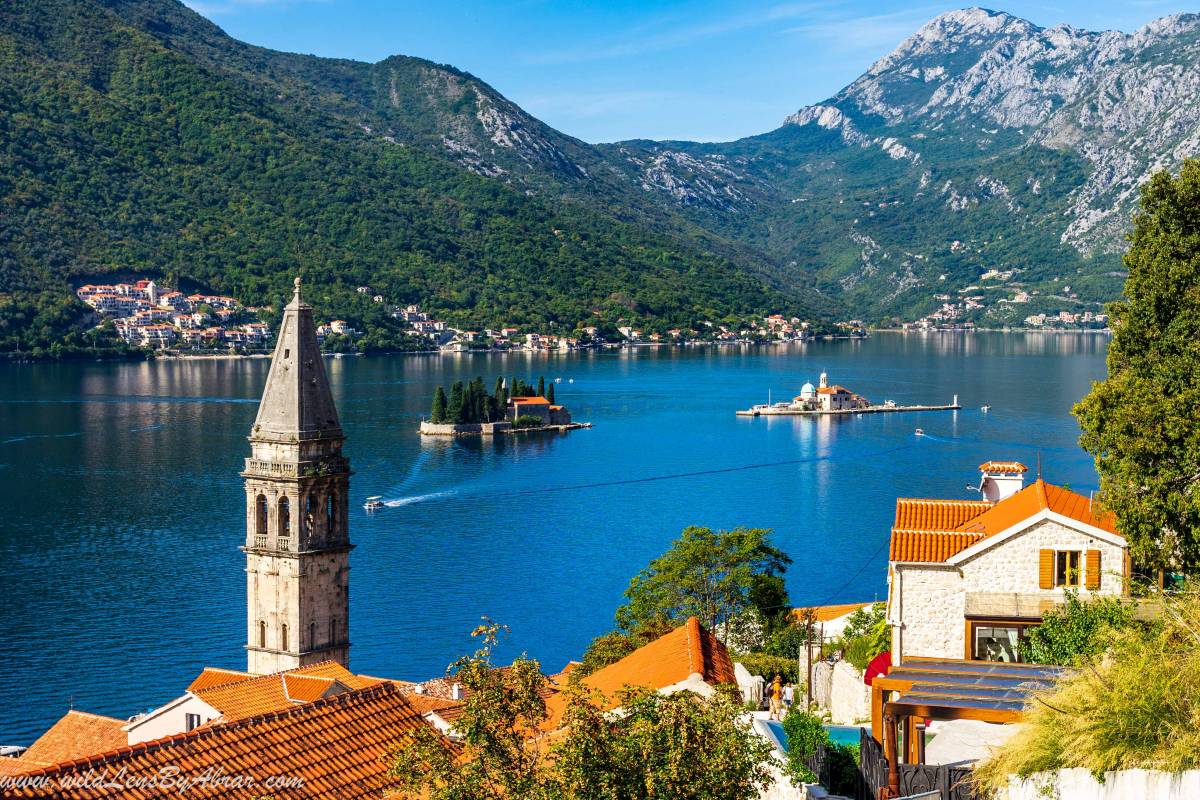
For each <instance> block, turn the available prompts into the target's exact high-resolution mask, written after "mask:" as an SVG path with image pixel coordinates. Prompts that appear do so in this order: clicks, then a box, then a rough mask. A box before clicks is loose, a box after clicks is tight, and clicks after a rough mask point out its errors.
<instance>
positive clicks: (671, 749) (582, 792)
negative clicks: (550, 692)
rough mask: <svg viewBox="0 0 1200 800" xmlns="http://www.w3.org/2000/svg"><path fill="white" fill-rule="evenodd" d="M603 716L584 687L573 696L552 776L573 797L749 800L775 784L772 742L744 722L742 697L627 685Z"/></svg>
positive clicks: (554, 754) (727, 691)
mask: <svg viewBox="0 0 1200 800" xmlns="http://www.w3.org/2000/svg"><path fill="white" fill-rule="evenodd" d="M621 709H622V712H621V714H619V715H612V714H608V713H606V707H605V706H604V705H602V704H599V703H596V702H594V700H593V698H591V697H589V696H587V695H586V694H584V693H583V692H582V690H580V689H578V688H577V689H576V696H575V697H573V698H572V699H571V700H569V704H568V706H567V712H566V716H565V720H566V722H567V725H568V728H567V733H566V736H565V738H564V740H563V741H562V742H561V743H560V744H558V745H557V746H555V747H554V748H553V751H552V754H551V757H552V759H553V774H554V776H555V782H556V783H557V786H558V790H559V792H560V795H559V796H560V797H563V798H567V799H568V800H585V798H586V800H641V798H664V800H665V798H671V800H752V798H757V797H759V795H760V792H761V791H762V790H763V789H765V788H766V787H768V786H770V785H771V781H772V776H771V773H770V769H769V765H770V763H771V746H770V745H769V744H768V743H767V742H766V741H765V740H764V739H762V738H761V737H759V736H755V735H754V734H753V733H751V731H750V730H749V729H748V727H747V725H746V723H745V722H744V721H743V714H744V713H745V711H744V708H743V707H742V702H741V695H740V694H738V692H737V690H736V689H734V688H733V687H724V688H723V689H720V690H718V691H717V692H716V694H714V695H713V696H712V697H710V698H704V697H700V696H699V695H696V694H694V693H692V692H686V691H684V692H676V693H674V694H671V695H661V694H659V693H658V692H654V691H647V690H639V689H634V690H629V691H627V692H625V693H624V694H623V695H622V697H621Z"/></svg>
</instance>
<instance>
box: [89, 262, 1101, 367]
mask: <svg viewBox="0 0 1200 800" xmlns="http://www.w3.org/2000/svg"><path fill="white" fill-rule="evenodd" d="M355 291H356V292H357V293H358V294H362V295H367V296H369V297H370V298H371V300H372V302H374V303H379V304H386V300H385V298H384V296H383V295H380V294H375V293H374V292H373V290H372V289H371V287H369V286H359V287H357V288H356V290H355ZM75 294H76V296H77V297H78V298H79V299H80V300H81V301H83V302H84V303H85V304H86V305H88V306H89V307H90V308H91V309H92V311H93V312H94V313H95V315H96V318H97V322H98V324H99V325H104V324H106V323H108V322H111V323H112V325H113V326H114V328H115V331H116V333H117V335H118V336H119V337H120V338H121V340H122V341H124V342H125V343H127V344H129V345H131V346H134V347H139V348H144V349H147V350H151V351H159V352H164V351H167V352H174V353H179V354H187V353H215V352H235V353H254V352H264V349H265V348H266V347H269V345H270V343H271V333H270V330H269V329H268V327H267V325H266V324H265V323H263V322H261V321H260V320H259V317H260V311H261V310H262V309H260V308H258V307H255V306H245V305H243V304H242V303H241V302H240V301H239V300H238V299H237V298H234V297H229V296H226V295H210V294H201V293H193V294H188V295H185V294H183V293H182V292H180V291H177V290H175V289H172V288H170V287H167V286H161V285H159V284H158V283H156V282H155V281H154V280H152V279H149V278H142V279H139V280H136V281H133V282H131V283H113V284H84V285H82V286H80V287H79V288H78V289H76V290H75ZM980 299H982V298H975V297H966V298H963V299H962V300H960V301H956V302H949V301H950V300H951V298H950V297H949V295H946V296H945V297H944V300H945V301H946V302H943V304H942V306H941V308H940V309H939V310H937V311H934V312H932V313H930V314H928V315H926V316H924V317H922V318H920V319H919V320H917V321H915V322H906V323H903V324H902V326H901V328H902V329H903V330H912V331H937V330H947V331H954V330H958V331H970V330H973V329H975V327H976V323H975V322H972V321H970V320H968V319H967V316H968V315H969V312H972V311H973V310H977V309H979V308H982V306H980V305H979V300H980ZM1012 302H1023V301H1022V300H1019V299H1015V300H1013V301H1012ZM388 314H389V315H390V316H391V317H392V319H394V320H396V321H397V322H399V323H401V325H402V326H404V328H405V329H406V330H407V331H408V332H409V333H410V334H411V335H412V336H414V337H416V338H417V339H418V340H421V341H423V342H425V343H426V344H425V346H426V349H427V350H429V351H436V352H443V353H467V352H477V351H509V350H511V351H525V352H541V353H568V352H572V351H575V350H581V349H588V348H621V347H661V346H667V345H697V344H726V345H730V344H750V343H788V342H803V341H808V340H810V339H813V338H827V337H829V336H831V335H845V336H864V335H866V332H867V326H866V324H865V323H864V322H863V321H862V320H848V321H843V322H839V323H836V325H835V326H834V330H835V331H838V332H839V333H838V334H829V333H824V334H820V335H819V336H818V335H817V334H816V333H814V330H813V329H812V327H811V324H810V323H809V322H807V321H804V320H801V319H799V318H798V317H786V316H784V315H783V314H768V315H766V316H764V317H762V318H760V319H758V320H754V321H748V322H747V323H744V324H741V325H729V324H726V323H719V322H711V321H703V322H702V323H700V327H699V328H698V329H692V328H688V329H684V328H670V329H667V330H665V331H662V332H659V331H654V332H645V331H642V330H640V329H639V328H636V327H634V326H631V325H618V326H616V328H615V331H610V332H609V334H608V336H606V335H605V333H604V332H603V330H602V328H601V327H600V326H599V325H585V326H582V327H581V328H580V329H579V330H578V331H574V332H572V333H571V334H561V333H545V332H539V331H531V330H521V329H519V328H516V327H511V326H508V327H499V328H483V329H480V330H472V329H459V328H454V327H451V326H450V325H448V324H447V323H446V322H444V321H443V320H440V319H437V318H435V317H433V316H432V315H431V314H429V313H428V312H426V311H424V310H422V309H421V307H420V306H419V305H416V304H409V305H406V306H398V305H397V306H390V307H389V311H388ZM1107 324H1108V317H1107V315H1106V314H1103V313H1096V312H1092V311H1083V312H1079V313H1074V312H1070V311H1061V312H1059V313H1058V314H1055V315H1047V314H1034V315H1030V316H1027V317H1025V319H1024V325H1025V326H1026V327H1027V328H1030V329H1034V330H1054V329H1061V330H1075V329H1082V330H1105V329H1106V326H1107ZM361 335H362V331H359V330H357V329H355V327H354V326H353V325H351V324H350V323H348V322H347V321H346V320H343V319H331V320H328V321H326V322H322V323H321V324H319V325H318V326H317V340H318V341H319V342H321V343H322V344H323V343H324V342H325V341H326V339H328V338H330V337H346V338H347V339H349V340H350V341H351V342H353V341H354V340H355V339H356V338H358V337H360V336H361Z"/></svg>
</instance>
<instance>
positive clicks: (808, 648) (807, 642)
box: [804, 619, 812, 711]
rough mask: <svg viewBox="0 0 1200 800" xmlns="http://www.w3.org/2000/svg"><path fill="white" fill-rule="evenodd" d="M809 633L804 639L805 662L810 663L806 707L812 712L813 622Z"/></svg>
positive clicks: (809, 625)
mask: <svg viewBox="0 0 1200 800" xmlns="http://www.w3.org/2000/svg"><path fill="white" fill-rule="evenodd" d="M806 627H807V629H808V630H807V633H806V634H805V637H804V654H805V656H807V658H805V661H807V662H808V680H807V681H806V684H807V688H808V705H807V706H805V708H804V710H805V711H811V710H812V620H811V619H810V620H809V621H808V625H807V626H806Z"/></svg>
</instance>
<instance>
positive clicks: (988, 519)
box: [889, 462, 1117, 562]
mask: <svg viewBox="0 0 1200 800" xmlns="http://www.w3.org/2000/svg"><path fill="white" fill-rule="evenodd" d="M989 463H991V462H989ZM1005 463H1007V462H1005ZM1014 463H1015V462H1014ZM983 466H984V467H986V466H988V464H984V465H983ZM1047 509H1049V510H1050V511H1053V512H1054V513H1056V514H1061V515H1062V516H1065V517H1070V518H1071V519H1074V520H1076V521H1078V522H1082V523H1084V524H1086V525H1091V526H1093V527H1096V528H1100V529H1101V530H1104V531H1108V532H1109V533H1117V529H1116V522H1115V519H1114V518H1113V516H1112V515H1111V514H1108V513H1104V512H1099V511H1098V510H1097V509H1094V508H1093V507H1092V502H1091V501H1090V500H1089V499H1088V498H1086V497H1084V496H1082V495H1079V494H1076V493H1075V492H1072V491H1070V490H1069V489H1064V488H1062V487H1061V486H1055V485H1054V484H1051V483H1046V482H1045V481H1043V480H1042V479H1041V478H1038V479H1037V480H1036V481H1034V482H1033V483H1031V484H1030V485H1029V486H1026V487H1025V488H1024V489H1022V490H1021V491H1019V492H1017V493H1016V494H1013V495H1011V496H1009V497H1006V498H1005V499H1003V500H1001V501H1000V502H998V503H987V502H984V501H980V500H914V499H907V498H901V499H899V500H897V501H896V523H895V527H893V528H892V541H891V551H890V556H889V558H890V560H892V561H918V562H940V561H946V560H947V559H949V558H951V557H953V556H955V555H957V554H958V553H961V552H962V551H963V550H966V549H967V548H968V547H971V546H972V545H974V544H975V543H977V542H980V541H982V540H983V539H986V538H987V537H989V536H994V535H996V534H997V533H1001V532H1002V531H1006V530H1008V529H1009V528H1011V527H1013V526H1014V525H1016V524H1018V523H1020V522H1021V521H1022V520H1026V519H1029V518H1030V517H1033V516H1035V515H1037V514H1039V513H1041V512H1042V511H1044V510H1047Z"/></svg>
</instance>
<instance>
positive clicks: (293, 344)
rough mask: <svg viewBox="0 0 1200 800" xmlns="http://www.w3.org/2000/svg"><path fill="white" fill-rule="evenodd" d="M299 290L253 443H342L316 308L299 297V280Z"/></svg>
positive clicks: (287, 312) (282, 330) (288, 309)
mask: <svg viewBox="0 0 1200 800" xmlns="http://www.w3.org/2000/svg"><path fill="white" fill-rule="evenodd" d="M294 286H295V290H294V294H293V296H292V302H290V303H288V304H287V306H285V307H284V309H283V322H282V323H280V326H279V338H278V341H277V342H276V343H275V354H274V356H272V358H271V371H270V373H269V374H268V375H267V385H266V387H265V388H264V389H263V394H262V402H261V403H260V404H259V406H258V417H257V418H256V419H255V420H254V428H253V429H252V431H251V439H252V440H255V441H277V442H296V441H304V440H308V439H330V438H334V439H341V438H342V427H341V424H340V423H339V422H338V415H337V407H336V406H335V405H334V403H333V392H332V391H330V389H329V377H328V376H327V375H326V374H325V364H324V362H323V361H322V360H321V348H320V346H319V345H318V344H317V327H316V323H315V322H314V321H313V311H312V306H310V305H308V304H307V303H305V302H304V300H303V299H302V298H301V296H300V278H296V280H295V282H294Z"/></svg>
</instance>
